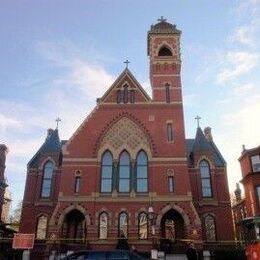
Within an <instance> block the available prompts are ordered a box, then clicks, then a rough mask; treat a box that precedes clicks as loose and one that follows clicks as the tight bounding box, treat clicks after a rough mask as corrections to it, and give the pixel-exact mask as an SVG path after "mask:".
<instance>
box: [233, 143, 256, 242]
mask: <svg viewBox="0 0 260 260" xmlns="http://www.w3.org/2000/svg"><path fill="white" fill-rule="evenodd" d="M239 162H240V166H241V172H242V180H241V181H240V182H241V183H242V184H243V187H244V193H245V194H244V198H241V196H236V201H235V203H234V205H233V207H232V210H233V215H234V220H235V224H236V227H237V237H239V236H240V234H239V227H238V224H239V222H240V221H241V220H243V219H245V218H249V217H259V216H260V176H259V172H260V146H258V147H255V148H252V149H245V148H243V151H242V155H241V156H240V158H239ZM238 190H239V187H237V189H236V191H235V193H237V192H238Z"/></svg>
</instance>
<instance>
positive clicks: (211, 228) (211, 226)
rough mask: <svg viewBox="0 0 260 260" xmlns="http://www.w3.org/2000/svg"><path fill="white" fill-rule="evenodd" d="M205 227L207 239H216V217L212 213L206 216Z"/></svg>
mask: <svg viewBox="0 0 260 260" xmlns="http://www.w3.org/2000/svg"><path fill="white" fill-rule="evenodd" d="M205 229H206V239H207V241H216V226H215V219H214V218H213V217H212V216H211V215H207V216H206V217H205Z"/></svg>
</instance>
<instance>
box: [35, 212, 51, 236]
mask: <svg viewBox="0 0 260 260" xmlns="http://www.w3.org/2000/svg"><path fill="white" fill-rule="evenodd" d="M47 223H48V219H47V217H46V216H40V217H39V218H38V222H37V230H36V239H45V238H46V234H47Z"/></svg>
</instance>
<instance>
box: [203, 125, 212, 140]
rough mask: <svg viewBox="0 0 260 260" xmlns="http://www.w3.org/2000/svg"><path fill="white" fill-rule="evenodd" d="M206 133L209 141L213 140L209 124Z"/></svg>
mask: <svg viewBox="0 0 260 260" xmlns="http://www.w3.org/2000/svg"><path fill="white" fill-rule="evenodd" d="M204 135H205V137H206V139H207V140H208V141H213V138H212V134H211V128H210V127H209V126H208V127H206V128H205V129H204Z"/></svg>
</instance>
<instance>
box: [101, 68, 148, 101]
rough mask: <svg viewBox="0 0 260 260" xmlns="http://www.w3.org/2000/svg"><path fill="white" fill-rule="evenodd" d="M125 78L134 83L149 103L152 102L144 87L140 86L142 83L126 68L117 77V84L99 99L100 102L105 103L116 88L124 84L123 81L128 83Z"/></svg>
mask: <svg viewBox="0 0 260 260" xmlns="http://www.w3.org/2000/svg"><path fill="white" fill-rule="evenodd" d="M125 78H127V79H128V80H129V81H130V82H132V83H133V85H134V86H135V87H136V88H137V89H138V90H139V91H140V92H141V93H142V96H143V97H144V99H145V101H149V102H150V101H151V98H150V96H149V95H148V94H147V93H146V91H145V90H144V89H143V87H142V86H141V85H140V83H139V82H138V81H137V79H136V78H135V77H134V75H133V74H132V73H131V71H130V70H129V69H128V68H125V69H124V70H123V72H122V73H121V74H120V75H119V76H118V77H117V79H116V80H115V82H114V83H113V84H112V85H111V86H110V88H109V89H108V90H107V91H106V92H105V93H104V95H103V96H102V97H101V98H100V99H99V101H100V102H104V101H105V100H106V98H107V97H108V96H109V94H110V93H111V92H112V91H113V89H114V88H116V87H118V86H119V85H120V84H122V83H123V80H124V81H126V80H125Z"/></svg>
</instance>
